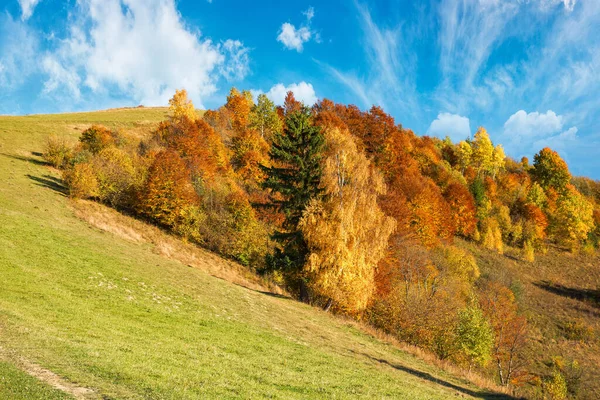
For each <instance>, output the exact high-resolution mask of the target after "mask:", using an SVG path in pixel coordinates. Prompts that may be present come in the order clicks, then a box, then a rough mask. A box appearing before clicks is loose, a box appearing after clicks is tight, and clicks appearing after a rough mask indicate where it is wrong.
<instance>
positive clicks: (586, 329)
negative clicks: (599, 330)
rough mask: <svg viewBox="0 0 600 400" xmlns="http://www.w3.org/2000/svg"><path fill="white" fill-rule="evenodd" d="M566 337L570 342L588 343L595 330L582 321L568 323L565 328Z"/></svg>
mask: <svg viewBox="0 0 600 400" xmlns="http://www.w3.org/2000/svg"><path fill="white" fill-rule="evenodd" d="M563 329H564V332H565V337H566V338H567V339H569V340H577V341H579V342H587V341H589V340H591V339H592V338H593V336H594V329H592V327H591V326H589V325H588V324H586V323H585V321H583V320H582V319H577V320H573V321H568V322H567V323H565V324H564V326H563Z"/></svg>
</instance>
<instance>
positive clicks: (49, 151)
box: [44, 135, 73, 168]
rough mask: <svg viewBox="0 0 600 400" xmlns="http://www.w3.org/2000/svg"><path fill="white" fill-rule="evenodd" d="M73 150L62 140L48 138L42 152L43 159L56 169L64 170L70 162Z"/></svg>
mask: <svg viewBox="0 0 600 400" xmlns="http://www.w3.org/2000/svg"><path fill="white" fill-rule="evenodd" d="M72 154H73V149H72V148H71V146H69V145H68V144H67V142H66V141H65V140H64V139H63V138H59V137H58V136H56V135H52V136H49V137H48V139H47V141H46V148H45V150H44V159H45V160H46V161H48V162H49V163H50V164H52V165H53V166H54V167H56V168H64V167H65V166H66V165H67V164H68V162H69V161H70V159H71V157H72Z"/></svg>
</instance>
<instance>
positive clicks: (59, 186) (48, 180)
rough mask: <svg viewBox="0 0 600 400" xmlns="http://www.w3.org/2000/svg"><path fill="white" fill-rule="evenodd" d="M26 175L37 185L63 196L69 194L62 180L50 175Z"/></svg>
mask: <svg viewBox="0 0 600 400" xmlns="http://www.w3.org/2000/svg"><path fill="white" fill-rule="evenodd" d="M27 177H28V178H29V179H31V180H32V181H34V182H35V183H36V185H38V186H41V187H45V188H48V189H52V190H54V191H55V192H57V193H60V194H61V195H63V196H67V195H68V194H69V189H67V187H66V186H65V185H64V183H63V181H62V180H60V179H59V178H56V177H54V176H52V175H43V176H33V175H29V174H28V175H27Z"/></svg>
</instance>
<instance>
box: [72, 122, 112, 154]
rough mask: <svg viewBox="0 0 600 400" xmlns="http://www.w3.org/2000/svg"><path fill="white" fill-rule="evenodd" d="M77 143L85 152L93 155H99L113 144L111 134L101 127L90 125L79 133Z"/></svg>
mask: <svg viewBox="0 0 600 400" xmlns="http://www.w3.org/2000/svg"><path fill="white" fill-rule="evenodd" d="M79 141H80V142H81V144H82V147H83V148H84V149H85V150H88V151H90V152H92V153H94V154H96V153H99V152H100V151H101V150H102V149H104V148H106V147H108V146H110V145H111V144H114V140H113V135H112V133H111V132H110V131H109V130H108V129H106V128H105V127H103V126H100V125H92V127H91V128H88V129H86V130H85V131H83V132H82V133H81V137H80V138H79Z"/></svg>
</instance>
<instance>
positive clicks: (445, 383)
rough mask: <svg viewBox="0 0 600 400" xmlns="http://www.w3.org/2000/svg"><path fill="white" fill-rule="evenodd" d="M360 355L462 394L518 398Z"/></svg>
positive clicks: (507, 399)
mask: <svg viewBox="0 0 600 400" xmlns="http://www.w3.org/2000/svg"><path fill="white" fill-rule="evenodd" d="M362 355H363V356H365V357H367V358H369V359H370V360H372V361H376V362H379V363H381V364H385V365H388V366H390V367H392V368H394V369H397V370H398V371H402V372H405V373H407V374H411V375H413V376H416V377H418V378H421V379H424V380H427V381H429V382H432V383H434V384H436V385H440V386H444V387H446V388H448V389H452V390H456V391H457V392H460V393H463V394H466V395H468V396H471V397H475V398H478V399H486V400H515V399H518V397H513V396H509V395H507V394H503V393H494V392H488V391H485V390H484V389H482V390H481V391H475V390H471V389H468V388H465V387H462V386H458V385H455V384H453V383H450V382H448V381H445V380H443V379H439V378H436V377H435V376H433V375H431V374H429V373H427V372H423V371H419V370H416V369H413V368H410V367H407V366H405V365H400V364H392V363H391V362H389V361H388V360H384V359H382V358H376V357H373V356H370V355H368V354H365V353H362Z"/></svg>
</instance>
